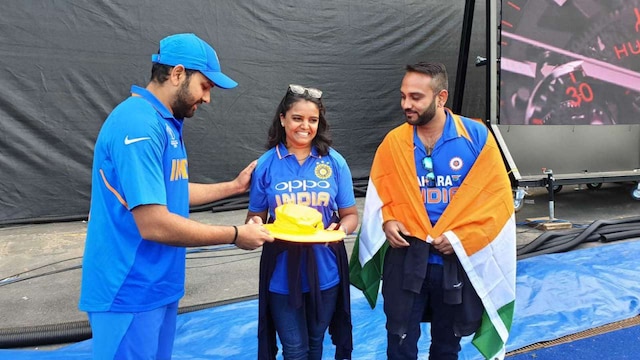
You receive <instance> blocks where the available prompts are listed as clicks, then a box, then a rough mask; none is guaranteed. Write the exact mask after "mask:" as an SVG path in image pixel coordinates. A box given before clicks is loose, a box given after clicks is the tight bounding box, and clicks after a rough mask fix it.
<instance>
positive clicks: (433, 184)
mask: <svg viewBox="0 0 640 360" xmlns="http://www.w3.org/2000/svg"><path fill="white" fill-rule="evenodd" d="M446 114H447V119H446V122H445V125H444V129H443V131H442V136H441V137H440V139H438V141H437V142H436V143H435V145H434V147H433V150H432V153H431V162H432V169H431V170H429V169H428V168H427V167H426V166H425V161H424V159H425V158H426V157H427V155H428V154H427V150H426V149H425V147H424V145H423V144H422V141H420V138H419V137H418V134H417V132H416V129H415V127H414V130H413V134H414V135H413V143H414V156H415V162H416V170H417V177H418V179H417V180H418V185H419V186H420V193H421V194H422V201H423V203H424V206H425V208H426V209H427V214H428V215H429V220H431V225H435V223H436V222H437V221H438V219H439V218H440V215H442V213H443V212H444V210H445V209H446V208H447V206H448V205H449V203H450V202H451V199H452V198H453V196H454V195H455V193H456V191H457V190H458V188H459V187H460V185H461V184H462V182H463V181H464V179H465V178H466V176H467V173H468V172H469V170H470V169H471V167H472V166H473V164H474V163H475V161H476V159H477V158H478V155H479V154H480V151H482V148H483V146H484V144H485V143H486V140H487V136H488V134H489V130H488V129H487V127H486V126H485V125H484V124H482V123H480V122H478V121H475V120H472V119H469V118H465V117H460V119H461V120H462V124H463V126H464V128H465V129H466V134H465V135H466V136H463V135H462V134H460V133H459V131H458V129H457V128H456V124H455V122H454V120H453V118H452V116H451V114H450V113H449V112H448V111H447V112H446ZM467 136H468V137H467ZM431 171H432V172H433V180H430V179H429V173H430V172H431Z"/></svg>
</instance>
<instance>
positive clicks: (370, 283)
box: [349, 234, 389, 309]
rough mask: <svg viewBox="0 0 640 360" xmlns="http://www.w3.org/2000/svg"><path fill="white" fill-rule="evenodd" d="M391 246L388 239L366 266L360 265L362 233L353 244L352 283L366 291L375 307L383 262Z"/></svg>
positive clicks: (368, 298) (350, 269)
mask: <svg viewBox="0 0 640 360" xmlns="http://www.w3.org/2000/svg"><path fill="white" fill-rule="evenodd" d="M388 248H389V243H387V242H386V241H385V242H384V245H382V247H381V248H380V250H378V252H377V253H376V254H375V255H374V256H373V258H371V260H369V261H368V262H367V263H366V264H364V266H361V265H360V259H359V258H358V254H359V253H360V234H358V238H357V239H356V241H355V244H354V245H353V250H352V252H351V260H350V261H349V279H350V281H351V284H352V285H353V286H355V287H356V288H358V289H359V290H361V291H362V292H363V293H364V296H365V298H366V299H367V301H368V302H369V306H371V308H372V309H373V308H374V307H375V306H376V301H377V299H378V290H379V289H380V280H381V279H382V264H383V261H384V254H385V253H386V252H387V249H388Z"/></svg>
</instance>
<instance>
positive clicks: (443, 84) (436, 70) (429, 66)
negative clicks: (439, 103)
mask: <svg viewBox="0 0 640 360" xmlns="http://www.w3.org/2000/svg"><path fill="white" fill-rule="evenodd" d="M406 70H407V72H417V73H421V74H425V75H428V76H430V77H431V79H432V81H431V88H432V89H433V92H434V93H436V94H437V93H439V92H440V91H442V90H449V79H448V75H447V68H446V67H445V66H444V64H442V63H438V62H426V61H421V62H419V63H416V64H413V65H407V67H406Z"/></svg>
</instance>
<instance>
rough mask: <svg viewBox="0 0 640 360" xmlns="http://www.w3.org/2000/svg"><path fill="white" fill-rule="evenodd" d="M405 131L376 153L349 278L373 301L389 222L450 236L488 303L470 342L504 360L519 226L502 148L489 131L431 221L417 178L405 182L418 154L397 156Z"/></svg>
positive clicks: (418, 231) (415, 232) (486, 354)
mask: <svg viewBox="0 0 640 360" xmlns="http://www.w3.org/2000/svg"><path fill="white" fill-rule="evenodd" d="M454 119H456V121H459V119H457V118H456V117H454ZM407 131H408V130H406V129H405V128H404V127H403V126H400V127H399V128H397V129H396V130H394V131H392V132H391V133H390V134H389V135H388V136H387V138H385V141H383V143H382V144H381V145H380V147H379V148H378V151H377V152H376V157H375V159H374V162H373V165H372V168H371V174H370V179H369V184H368V188H367V194H366V198H365V205H364V212H363V221H362V224H361V227H360V230H359V232H358V236H357V238H356V243H355V246H354V249H353V253H352V256H351V261H350V265H349V266H350V278H351V283H352V284H353V285H354V286H355V287H357V288H358V289H360V290H362V291H363V293H364V295H365V297H366V298H367V300H368V302H369V304H370V306H371V307H372V308H373V307H375V304H376V300H377V296H378V293H379V290H380V281H381V275H382V266H383V260H384V254H385V252H386V250H387V248H388V246H389V245H388V243H387V241H386V238H385V235H384V232H383V231H382V224H383V222H384V221H386V220H390V219H397V220H399V221H401V220H402V219H407V220H404V221H403V224H404V225H405V227H406V228H407V229H408V230H409V231H410V232H411V234H412V235H413V236H418V237H421V238H424V239H425V240H426V241H428V242H430V241H431V240H432V239H433V238H435V237H437V236H440V235H441V234H445V235H446V237H447V238H448V239H449V241H450V242H451V244H452V245H453V248H454V250H455V253H456V255H457V257H458V258H459V259H460V262H461V264H462V266H463V267H464V269H465V271H466V273H467V275H468V277H469V280H470V281H471V283H472V285H473V286H474V288H475V290H476V292H477V293H478V296H479V297H480V299H481V300H482V303H483V305H484V314H483V318H482V324H481V326H480V328H479V329H478V330H477V331H476V333H475V335H474V339H473V341H472V343H473V344H474V346H475V347H476V348H477V349H478V350H479V351H480V353H481V354H482V355H483V356H484V357H485V358H486V359H503V358H504V356H505V345H506V342H507V339H508V337H509V330H510V328H511V322H512V319H513V310H514V302H515V276H516V250H515V244H516V232H515V214H514V208H513V198H512V192H511V185H510V182H509V179H508V177H507V175H506V171H505V169H504V165H503V162H502V157H501V155H500V151H499V149H498V147H497V144H496V142H495V140H494V138H493V137H492V136H489V137H488V138H487V142H486V144H485V145H484V147H483V149H482V151H481V152H480V155H479V156H478V158H477V160H476V162H475V163H474V165H473V167H472V168H471V170H470V172H469V174H468V175H467V177H466V178H465V181H464V183H463V184H462V185H461V186H460V188H459V189H458V191H457V192H456V194H455V196H454V197H453V199H452V201H451V203H450V204H449V206H448V207H447V209H446V210H445V212H444V213H443V214H442V216H441V217H440V219H439V220H438V222H437V223H436V224H435V226H433V227H431V224H430V222H429V221H428V220H427V221H425V219H426V216H427V215H426V211H425V210H424V205H423V204H422V203H421V201H420V199H421V197H420V196H419V189H418V186H417V184H416V185H415V186H413V185H409V186H407V184H406V183H407V181H403V179H410V178H415V165H414V164H412V162H413V159H403V158H402V157H401V156H400V155H398V154H406V153H407V152H406V151H407V148H403V147H409V148H408V149H409V150H411V148H410V147H411V146H413V144H412V139H411V138H409V139H410V141H411V142H410V141H409V140H406V138H407V137H409V136H410V134H406V133H407ZM414 188H415V190H414ZM415 199H417V201H416V200H415ZM396 204H400V205H396ZM420 212H422V213H420ZM425 223H427V225H425ZM422 236H424V237H422Z"/></svg>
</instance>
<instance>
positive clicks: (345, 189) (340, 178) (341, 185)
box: [331, 149, 356, 209]
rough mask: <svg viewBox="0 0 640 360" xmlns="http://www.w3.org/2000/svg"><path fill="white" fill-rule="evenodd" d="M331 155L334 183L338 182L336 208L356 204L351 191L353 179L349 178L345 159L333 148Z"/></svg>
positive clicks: (349, 171)
mask: <svg viewBox="0 0 640 360" xmlns="http://www.w3.org/2000/svg"><path fill="white" fill-rule="evenodd" d="M331 156H332V157H333V158H334V160H335V166H336V169H335V171H336V183H337V184H338V193H337V195H336V205H337V206H338V209H344V208H348V207H351V206H354V205H355V204H356V197H355V195H354V193H353V179H352V178H351V169H349V166H348V165H347V161H346V160H345V159H344V157H342V155H340V153H338V152H337V151H335V150H333V149H332V150H331Z"/></svg>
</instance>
